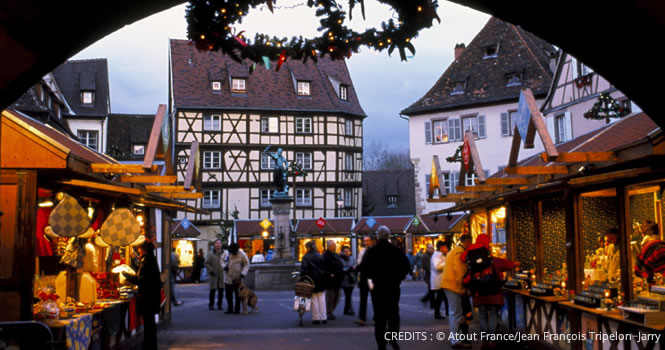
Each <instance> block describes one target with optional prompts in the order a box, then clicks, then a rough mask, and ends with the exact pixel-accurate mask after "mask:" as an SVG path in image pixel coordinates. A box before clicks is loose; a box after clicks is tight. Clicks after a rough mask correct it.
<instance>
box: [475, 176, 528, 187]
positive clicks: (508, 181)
mask: <svg viewBox="0 0 665 350" xmlns="http://www.w3.org/2000/svg"><path fill="white" fill-rule="evenodd" d="M485 184H487V185H528V184H529V179H527V178H526V177H491V178H489V179H487V181H485Z"/></svg>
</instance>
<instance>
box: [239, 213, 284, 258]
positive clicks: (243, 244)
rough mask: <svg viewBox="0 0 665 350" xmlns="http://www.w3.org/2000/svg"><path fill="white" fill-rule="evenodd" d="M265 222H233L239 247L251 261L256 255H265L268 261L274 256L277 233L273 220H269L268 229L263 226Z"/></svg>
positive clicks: (252, 220)
mask: <svg viewBox="0 0 665 350" xmlns="http://www.w3.org/2000/svg"><path fill="white" fill-rule="evenodd" d="M262 221H263V220H254V219H249V220H248V219H236V220H233V235H234V238H235V239H237V242H238V246H240V249H242V250H243V251H244V252H245V254H247V257H248V258H249V259H250V260H251V259H252V257H253V256H254V255H255V254H259V253H263V254H264V255H265V258H266V261H268V260H269V259H270V258H271V257H272V256H271V255H270V253H271V252H272V251H273V250H274V248H275V232H274V226H273V221H272V220H267V221H266V222H269V225H267V228H264V227H263V226H261V223H262Z"/></svg>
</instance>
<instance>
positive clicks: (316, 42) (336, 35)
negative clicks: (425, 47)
mask: <svg viewBox="0 0 665 350" xmlns="http://www.w3.org/2000/svg"><path fill="white" fill-rule="evenodd" d="M348 1H349V3H348V8H349V13H348V15H349V18H352V12H353V9H354V7H355V6H356V5H358V4H359V5H360V8H361V13H362V16H363V18H364V17H365V4H364V0H348ZM377 1H378V2H380V3H383V4H387V5H389V6H391V7H392V8H393V10H394V11H395V12H396V14H397V21H395V20H393V19H389V20H388V21H387V22H383V23H381V29H380V30H377V29H375V28H370V29H367V30H365V31H364V32H362V33H359V32H356V31H354V30H351V29H349V28H348V27H347V26H346V25H345V24H344V21H345V20H346V16H347V13H346V11H344V10H343V9H342V7H341V6H340V4H339V3H338V2H337V1H335V0H318V1H316V2H315V1H314V0H308V1H307V6H309V7H310V8H316V16H317V17H320V18H321V21H320V23H321V26H320V27H319V28H318V30H319V31H320V32H321V33H322V34H321V36H319V37H314V38H303V37H302V36H297V37H296V36H294V37H292V38H291V39H290V40H289V39H287V38H285V37H284V38H278V37H275V36H273V37H270V36H269V35H267V34H256V36H255V37H254V40H250V39H248V38H246V37H245V36H244V35H243V33H244V31H240V32H236V31H237V28H236V27H235V26H236V25H237V23H242V19H243V17H244V16H246V15H247V13H248V12H249V10H250V8H256V7H257V6H262V5H267V6H268V9H269V10H270V11H271V12H272V11H273V3H274V2H275V0H191V1H190V2H189V5H187V10H186V18H187V36H188V38H189V39H190V40H192V41H193V42H194V44H196V47H197V48H198V49H199V50H210V51H217V50H221V51H222V52H223V53H225V54H227V55H229V56H230V57H232V58H233V59H234V60H237V61H240V60H242V59H250V60H252V61H254V62H256V63H262V62H265V60H266V59H269V60H277V59H278V58H279V59H280V61H281V62H283V61H285V60H286V58H292V59H296V60H303V61H307V59H309V58H312V59H314V60H316V59H317V57H318V56H321V57H325V56H326V55H329V56H330V57H331V58H332V59H344V58H348V57H350V56H351V54H353V53H358V52H359V50H360V47H361V46H366V47H370V48H373V49H374V50H377V51H379V52H381V51H383V50H386V49H387V50H388V54H389V55H390V54H392V52H393V51H394V50H395V49H397V50H398V51H399V54H400V58H401V59H402V61H405V60H406V50H407V49H408V50H409V51H410V52H411V54H415V52H416V49H415V47H414V46H413V44H412V43H411V40H412V39H413V38H415V37H417V36H418V33H419V32H420V30H422V29H424V28H429V27H431V26H432V22H433V20H434V19H436V20H438V21H439V23H440V22H441V19H440V18H439V16H438V15H437V14H436V9H437V7H438V1H437V0H403V1H398V0H377Z"/></svg>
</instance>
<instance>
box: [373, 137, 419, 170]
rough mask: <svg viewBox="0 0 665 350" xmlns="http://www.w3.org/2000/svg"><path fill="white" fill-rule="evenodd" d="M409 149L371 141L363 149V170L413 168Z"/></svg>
mask: <svg viewBox="0 0 665 350" xmlns="http://www.w3.org/2000/svg"><path fill="white" fill-rule="evenodd" d="M411 168H413V163H411V157H410V156H409V150H408V148H407V149H395V148H390V147H388V145H386V144H385V143H384V142H382V141H371V142H369V143H368V144H366V145H365V147H364V149H363V170H394V169H411Z"/></svg>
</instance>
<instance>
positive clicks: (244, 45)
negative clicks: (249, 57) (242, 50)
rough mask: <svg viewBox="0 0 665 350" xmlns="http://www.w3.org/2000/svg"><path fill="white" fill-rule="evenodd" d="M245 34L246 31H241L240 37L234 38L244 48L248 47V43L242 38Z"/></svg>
mask: <svg viewBox="0 0 665 350" xmlns="http://www.w3.org/2000/svg"><path fill="white" fill-rule="evenodd" d="M244 32H245V31H244V30H241V31H240V33H238V35H236V36H234V38H235V39H236V40H238V42H239V43H240V45H242V46H243V47H247V43H246V42H245V40H242V38H241V37H240V36H241V35H242V33H244Z"/></svg>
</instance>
